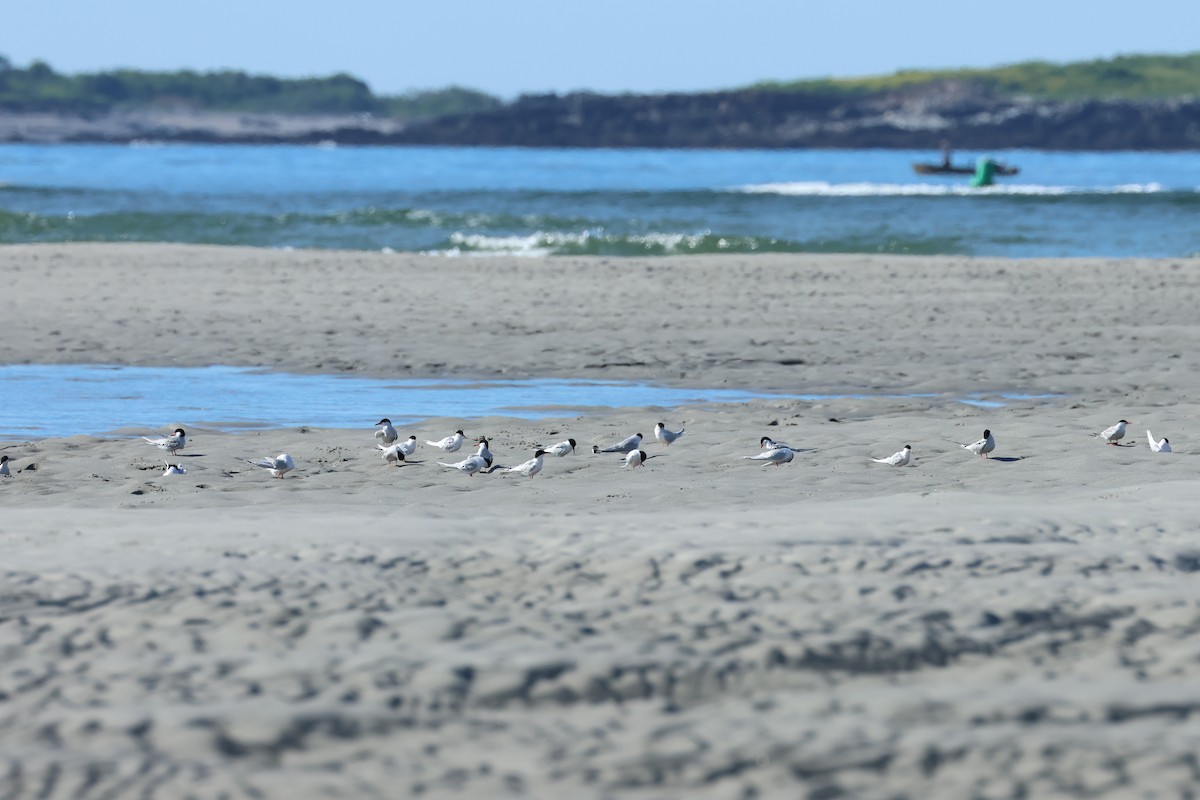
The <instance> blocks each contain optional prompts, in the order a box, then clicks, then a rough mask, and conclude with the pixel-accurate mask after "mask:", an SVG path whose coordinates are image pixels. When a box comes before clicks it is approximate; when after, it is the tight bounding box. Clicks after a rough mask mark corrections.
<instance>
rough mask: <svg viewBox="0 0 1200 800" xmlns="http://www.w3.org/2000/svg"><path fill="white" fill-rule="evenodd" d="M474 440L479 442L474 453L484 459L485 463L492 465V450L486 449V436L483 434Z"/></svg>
mask: <svg viewBox="0 0 1200 800" xmlns="http://www.w3.org/2000/svg"><path fill="white" fill-rule="evenodd" d="M475 441H476V442H477V443H478V444H479V449H478V450H476V451H475V455H477V456H479V457H480V458H482V459H483V460H484V461H486V462H487V465H488V466H489V467H490V466H491V465H492V461H493V458H492V451H491V450H488V440H487V438H486V437H484V436H480V437H479V438H478V439H476V440H475Z"/></svg>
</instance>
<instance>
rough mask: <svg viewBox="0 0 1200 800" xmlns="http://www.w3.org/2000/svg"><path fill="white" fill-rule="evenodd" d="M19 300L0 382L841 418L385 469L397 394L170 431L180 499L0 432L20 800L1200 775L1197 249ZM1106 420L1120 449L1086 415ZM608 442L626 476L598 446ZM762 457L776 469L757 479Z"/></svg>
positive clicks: (1, 733) (142, 453) (127, 465)
mask: <svg viewBox="0 0 1200 800" xmlns="http://www.w3.org/2000/svg"><path fill="white" fill-rule="evenodd" d="M0 275H3V276H4V283H5V288H4V289H3V291H0V319H3V321H4V326H5V327H4V335H3V336H2V337H0V363H2V364H24V363H30V364H42V363H46V364H68V363H96V364H125V365H142V366H172V365H178V366H202V365H208V364H225V365H237V366H254V367H266V368H270V369H278V370H286V371H292V372H306V373H309V372H311V373H333V374H355V375H365V376H375V377H385V378H395V377H466V378H471V377H479V378H493V377H497V376H506V377H514V378H523V377H586V378H598V379H613V380H630V381H645V382H658V383H666V384H677V385H688V386H710V387H728V388H744V389H752V390H758V391H769V390H775V391H786V392H793V393H813V394H822V393H823V394H854V395H860V396H858V397H854V398H847V399H839V400H827V401H820V402H805V401H800V400H781V399H763V400H757V401H754V402H749V403H744V404H725V405H697V406H684V407H680V408H653V407H651V408H646V407H626V408H613V409H609V410H602V411H597V412H596V413H589V414H587V415H577V414H571V415H566V416H563V415H559V416H554V415H552V416H550V417H548V418H545V419H539V420H522V419H515V418H507V417H488V418H484V419H471V420H463V419H455V418H449V417H443V418H435V419H428V420H424V421H422V422H421V423H420V424H419V425H415V426H407V427H402V428H401V429H400V434H401V436H402V437H407V436H408V435H410V434H412V435H416V436H417V437H418V439H419V440H421V441H422V442H423V441H424V440H426V439H438V438H441V437H442V436H444V435H446V434H448V433H450V432H452V431H453V430H454V429H456V428H462V429H463V430H464V431H465V433H466V434H467V437H468V439H472V438H474V437H475V436H478V435H486V436H487V437H488V438H489V439H490V440H491V450H492V451H493V452H494V453H495V455H496V463H497V465H498V466H505V467H506V466H512V465H514V464H517V463H519V462H521V461H524V460H525V459H527V458H528V457H529V456H530V454H531V452H532V450H533V449H534V448H536V447H538V446H541V445H549V444H552V443H554V442H557V441H561V440H563V439H565V438H567V437H573V438H574V439H576V440H577V442H578V444H579V447H578V448H577V452H576V454H574V455H571V456H567V457H564V458H553V459H549V460H547V462H546V464H545V469H544V471H543V472H542V474H540V475H538V476H537V477H535V478H532V479H526V478H523V477H520V476H515V475H508V474H500V473H499V472H494V473H493V474H489V475H478V476H475V477H467V476H465V475H462V474H459V473H457V472H453V471H449V470H443V469H440V468H438V467H437V465H436V462H437V461H438V460H458V459H460V458H462V457H463V455H465V454H466V452H467V451H468V448H469V445H468V446H467V447H464V448H463V451H462V453H460V454H455V455H453V456H451V457H450V458H449V459H447V457H446V456H444V455H441V454H438V453H436V452H435V451H433V450H431V449H430V448H429V447H427V446H424V445H422V446H421V448H420V449H418V451H417V452H416V454H414V455H413V457H412V458H411V459H410V463H408V464H406V465H405V466H402V467H391V466H388V465H386V464H385V463H384V462H383V461H382V459H381V458H380V454H379V451H378V450H377V449H376V448H375V444H374V441H375V440H374V438H373V436H372V431H373V426H372V423H374V422H375V420H376V419H378V418H379V417H381V416H393V417H397V418H399V417H401V416H403V412H404V407H403V397H401V396H398V397H397V398H396V405H395V407H393V408H381V409H378V410H377V411H376V412H374V413H376V414H377V416H375V417H372V418H369V419H364V420H363V425H362V427H361V429H352V430H340V429H317V428H305V429H299V428H286V429H275V430H267V431H243V432H238V433H229V432H222V431H217V430H209V429H205V428H203V427H196V426H195V425H194V422H193V421H192V420H187V419H178V420H176V419H164V420H162V421H161V426H160V430H161V432H166V431H169V430H170V429H171V428H173V427H174V426H175V425H182V426H184V427H185V428H187V429H188V433H189V437H190V441H189V443H188V446H187V447H186V449H185V450H184V451H183V452H182V453H181V454H180V457H179V458H178V459H172V460H178V461H179V462H181V463H183V464H184V465H185V466H186V467H187V470H188V472H187V474H186V475H182V476H174V477H170V478H167V477H163V476H162V475H161V472H162V462H163V454H162V453H161V452H159V451H158V450H156V449H155V448H154V447H152V446H151V445H148V444H147V443H145V442H143V441H142V440H141V439H140V438H139V436H138V435H136V434H137V433H139V432H138V431H122V432H121V435H115V434H108V435H100V436H91V435H78V436H73V437H69V438H63V439H51V440H41V441H0V454H7V455H9V456H10V458H11V462H10V465H11V468H12V472H13V475H12V477H11V478H0V514H2V519H3V525H2V526H0V552H3V554H4V558H3V560H2V561H0V654H2V657H0V800H2V799H5V798H24V797H45V798H59V797H62V798H67V797H163V798H174V797H221V796H226V797H269V798H275V797H291V798H296V797H351V798H375V797H378V798H392V797H408V796H413V797H416V796H420V797H433V798H442V797H447V798H449V797H473V798H482V797H536V798H542V797H547V798H560V797H562V798H566V797H570V798H608V797H622V798H756V797H781V798H783V797H786V798H793V797H802V798H812V799H813V800H824V799H828V798H838V797H846V798H850V797H853V798H880V799H881V800H882V798H917V797H932V798H1008V797H1014V798H1015V797H1058V796H1062V797H1105V798H1127V797H1163V798H1167V797H1188V796H1191V794H1190V793H1191V792H1193V791H1194V787H1195V785H1196V784H1197V783H1198V782H1200V762H1198V761H1197V759H1196V756H1195V753H1196V750H1197V747H1198V746H1200V681H1197V678H1198V677H1200V661H1198V660H1197V652H1198V648H1200V634H1198V633H1197V631H1200V607H1198V605H1197V600H1196V597H1197V587H1198V586H1200V584H1198V583H1197V581H1198V580H1200V541H1197V530H1198V526H1197V522H1196V509H1197V505H1196V500H1195V498H1196V497H1197V491H1198V490H1200V461H1198V460H1197V455H1196V454H1197V453H1198V452H1200V446H1198V445H1197V442H1198V441H1200V438H1198V437H1197V434H1196V432H1195V426H1196V419H1197V411H1198V404H1200V378H1197V375H1198V374H1200V371H1198V369H1197V367H1198V366H1200V365H1198V364H1197V361H1198V359H1200V356H1197V353H1196V351H1195V348H1194V346H1193V343H1194V342H1195V341H1197V335H1198V334H1200V318H1198V317H1197V315H1196V312H1195V309H1196V307H1197V301H1198V300H1200V261H1197V260H1194V259H1192V260H1186V259H1180V260H1155V261H1150V260H1146V261H1107V260H1097V259H1092V260H1085V259H1073V260H1050V259H1039V260H1028V261H1007V260H999V259H971V258H958V257H897V256H882V255H878V256H849V255H847V256H832V255H803V256H799V255H797V256H790V255H763V256H707V257H687V258H655V259H603V258H570V259H567V258H557V259H515V258H488V259H448V258H436V257H422V256H416V255H411V254H398V253H365V252H316V251H280V250H256V249H239V248H214V247H194V246H182V245H179V246H177V245H45V246H36V245H31V246H24V245H22V246H8V247H3V248H0ZM977 392H988V393H1001V392H1012V393H1018V394H1021V395H1026V396H1037V397H1030V398H1029V399H1014V400H1011V401H1010V402H1008V403H1007V404H1006V405H1005V406H1004V407H1002V408H981V407H977V406H972V405H968V404H964V403H962V402H960V399H961V398H962V397H964V396H967V395H970V394H972V393H977ZM918 395H919V396H918ZM1122 418H1124V419H1127V420H1130V421H1131V422H1132V424H1131V425H1130V426H1129V434H1128V436H1127V437H1126V439H1125V440H1124V442H1123V443H1124V444H1130V445H1132V446H1122V447H1112V446H1106V445H1105V444H1103V443H1102V442H1101V441H1099V440H1098V439H1096V438H1094V437H1093V436H1091V435H1090V434H1093V433H1095V432H1098V431H1101V430H1103V429H1104V428H1107V427H1108V426H1109V425H1111V424H1113V423H1114V422H1116V421H1117V420H1118V419H1122ZM658 421H663V422H665V423H666V424H667V426H668V427H670V428H671V429H672V430H678V429H679V428H686V431H687V432H686V434H685V436H684V437H683V438H682V439H680V440H679V441H678V442H676V443H675V444H673V445H672V446H670V447H669V448H660V447H659V445H658V444H656V443H654V442H653V440H652V438H650V437H649V434H650V433H651V429H652V428H653V426H654V424H655V423H656V422H658ZM985 428H986V429H990V430H991V431H992V432H993V433H994V434H995V438H996V440H997V448H996V451H995V453H993V457H992V458H989V459H981V458H978V457H976V456H974V455H972V454H971V453H969V452H967V451H965V450H963V449H962V448H961V447H959V443H965V442H972V441H974V440H976V439H978V438H979V437H980V434H981V433H982V431H983V430H984V429H985ZM1147 428H1149V429H1151V430H1153V431H1154V432H1155V433H1156V434H1159V435H1164V436H1167V437H1169V438H1170V440H1171V443H1172V445H1173V446H1174V447H1175V451H1176V452H1174V453H1171V454H1156V453H1154V452H1151V451H1150V449H1149V448H1148V447H1147V446H1146V434H1145V431H1146V429H1147ZM142 432H144V433H150V431H142ZM634 432H641V433H643V434H646V435H647V437H648V438H647V441H646V442H645V443H644V449H645V450H646V452H647V454H648V455H649V456H650V458H648V459H647V461H646V463H645V465H644V467H643V468H642V469H639V470H627V469H623V468H622V466H621V461H620V459H619V458H618V457H617V456H613V455H592V454H591V452H590V450H591V446H592V445H593V444H596V445H602V446H603V445H607V444H611V443H613V442H616V441H617V440H619V439H622V438H624V437H625V436H628V435H629V434H631V433H634ZM0 433H2V432H0ZM761 436H771V437H773V438H776V439H779V440H782V441H785V442H788V443H790V444H791V445H793V446H794V447H796V448H798V449H799V450H801V452H798V453H797V454H796V455H795V457H794V459H793V461H792V463H790V464H787V465H785V466H782V467H778V468H777V467H773V466H760V465H759V464H758V463H756V462H751V461H746V460H743V459H742V456H747V455H753V454H755V453H757V452H759V448H758V443H759V438H760V437H761ZM905 444H911V445H912V447H913V452H914V459H913V464H912V465H911V466H909V467H904V468H892V467H888V466H885V465H882V464H878V463H873V462H872V461H871V460H870V458H871V457H872V456H876V457H877V456H887V455H890V454H891V453H893V452H895V451H896V450H898V449H900V448H901V447H902V446H903V445H905ZM279 452H288V453H290V454H291V455H292V456H293V457H294V458H295V460H296V464H297V467H296V469H295V471H294V472H293V473H290V474H289V475H287V476H286V477H285V478H284V479H282V480H274V479H272V478H271V477H270V476H269V475H267V474H265V473H264V472H263V471H262V470H260V469H257V468H255V467H253V466H251V465H249V464H247V463H246V461H247V459H256V458H259V457H261V456H265V455H273V454H275V453H279Z"/></svg>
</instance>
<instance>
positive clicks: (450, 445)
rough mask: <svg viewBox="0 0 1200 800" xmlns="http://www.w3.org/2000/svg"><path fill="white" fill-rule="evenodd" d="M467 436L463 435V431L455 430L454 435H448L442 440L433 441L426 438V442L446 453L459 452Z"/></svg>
mask: <svg viewBox="0 0 1200 800" xmlns="http://www.w3.org/2000/svg"><path fill="white" fill-rule="evenodd" d="M465 438H466V437H465V436H463V432H462V431H455V432H454V435H453V436H447V437H446V438H445V439H442V440H441V441H440V442H431V441H429V440H428V439H426V440H425V444H427V445H429V446H430V447H436V448H437V449H439V450H441V451H443V452H446V453H457V452H458V448H460V447H462V445H463V441H464V440H465Z"/></svg>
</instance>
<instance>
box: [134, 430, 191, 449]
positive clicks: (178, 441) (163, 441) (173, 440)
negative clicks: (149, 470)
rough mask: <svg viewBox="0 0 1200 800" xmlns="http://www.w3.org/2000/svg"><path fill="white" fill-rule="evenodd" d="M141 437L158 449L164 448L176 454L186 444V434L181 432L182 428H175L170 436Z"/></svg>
mask: <svg viewBox="0 0 1200 800" xmlns="http://www.w3.org/2000/svg"><path fill="white" fill-rule="evenodd" d="M142 438H143V439H145V440H146V441H147V442H149V443H150V444H152V445H154V446H155V447H157V448H159V449H160V450H166V451H167V452H168V453H170V454H171V455H176V454H177V453H178V452H179V451H180V450H182V449H183V446H184V445H186V444H187V434H186V433H184V432H183V428H176V429H175V432H174V433H172V434H171V435H170V436H163V437H160V438H158V439H151V438H150V437H149V436H143V437H142Z"/></svg>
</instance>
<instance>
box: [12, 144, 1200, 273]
mask: <svg viewBox="0 0 1200 800" xmlns="http://www.w3.org/2000/svg"><path fill="white" fill-rule="evenodd" d="M977 155H979V154H977V153H965V152H964V153H959V154H957V156H956V158H955V160H956V161H970V160H972V159H973V158H974V157H975V156H977ZM988 155H991V156H993V157H996V158H998V159H1000V160H1003V161H1006V162H1008V163H1010V164H1014V165H1016V166H1019V167H1020V168H1021V174H1020V175H1019V176H1017V177H1014V178H1005V179H1001V182H1000V184H999V185H998V186H995V187H992V188H988V189H982V190H979V189H970V188H969V187H968V186H967V182H966V179H965V178H964V177H954V178H938V177H919V176H917V175H915V174H914V173H913V172H912V170H911V166H910V165H911V163H912V162H914V161H929V160H936V157H937V154H936V153H934V152H932V151H930V152H915V151H894V150H887V151H882V150H872V151H837V150H808V151H676V150H532V149H515V148H435V147H414V148H357V147H337V148H326V147H291V146H203V145H135V146H120V145H19V144H8V145H0V243H14V242H72V241H149V242H159V241H167V242H193V243H209V244H231V245H232V244H236V245H255V246H265V247H276V248H286V247H316V248H348V249H363V250H385V249H390V250H395V251H416V252H431V253H439V254H444V255H449V256H455V255H475V254H482V255H489V254H518V255H528V256H544V255H574V254H592V255H608V256H630V255H662V254H675V253H722V252H740V253H750V252H886V253H917V254H934V253H947V254H969V255H993V256H1017V257H1032V256H1171V257H1182V256H1190V255H1195V254H1198V253H1200V227H1198V226H1197V225H1196V224H1195V222H1196V219H1197V214H1198V212H1200V153H1050V152H1037V151H1009V152H1003V151H1001V152H992V153H989V154H988Z"/></svg>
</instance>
